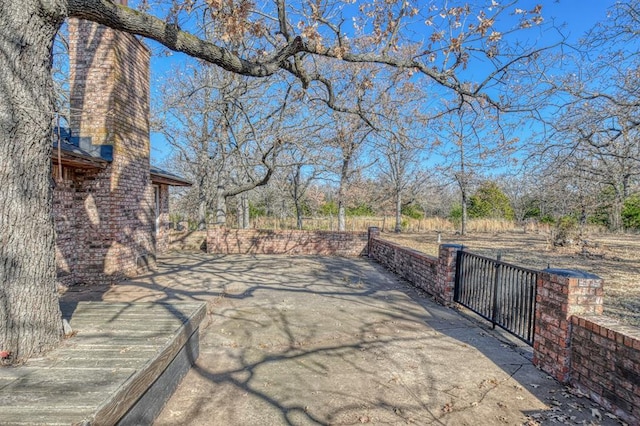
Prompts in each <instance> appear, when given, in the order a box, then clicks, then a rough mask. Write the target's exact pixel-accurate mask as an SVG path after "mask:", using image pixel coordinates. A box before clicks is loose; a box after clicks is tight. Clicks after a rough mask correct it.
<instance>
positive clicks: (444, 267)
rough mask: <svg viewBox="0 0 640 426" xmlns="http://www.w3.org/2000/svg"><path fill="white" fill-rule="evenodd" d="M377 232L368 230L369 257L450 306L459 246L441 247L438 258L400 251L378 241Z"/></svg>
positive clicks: (415, 251)
mask: <svg viewBox="0 0 640 426" xmlns="http://www.w3.org/2000/svg"><path fill="white" fill-rule="evenodd" d="M379 236H380V230H379V229H378V228H371V229H370V230H369V257H370V258H372V259H375V260H376V261H377V262H378V263H380V264H381V265H383V266H384V267H385V268H387V269H389V270H391V271H392V272H394V273H395V274H398V275H399V276H401V277H402V278H404V279H405V280H407V281H409V282H410V283H411V284H413V285H414V286H416V287H418V288H420V289H422V290H424V291H426V292H427V293H429V294H430V295H432V296H434V297H435V298H436V300H438V301H439V302H440V303H442V304H445V305H450V304H452V303H453V289H454V285H455V272H456V254H457V252H458V250H460V249H461V248H462V246H459V245H455V244H443V245H441V246H440V250H439V255H438V257H434V256H429V255H427V254H424V253H422V252H419V251H417V250H413V249H410V248H407V247H402V246H400V245H398V244H394V243H392V242H390V241H385V240H382V239H380V238H379Z"/></svg>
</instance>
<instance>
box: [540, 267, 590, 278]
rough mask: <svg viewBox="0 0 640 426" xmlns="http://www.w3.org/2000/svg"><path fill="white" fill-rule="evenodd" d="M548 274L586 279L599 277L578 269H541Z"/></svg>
mask: <svg viewBox="0 0 640 426" xmlns="http://www.w3.org/2000/svg"><path fill="white" fill-rule="evenodd" d="M542 272H546V273H548V274H554V275H560V276H562V277H567V278H582V279H587V280H599V279H600V277H599V276H597V275H595V274H591V273H589V272H584V271H578V270H576V269H562V268H547V269H544V270H542Z"/></svg>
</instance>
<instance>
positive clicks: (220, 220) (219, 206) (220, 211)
mask: <svg viewBox="0 0 640 426" xmlns="http://www.w3.org/2000/svg"><path fill="white" fill-rule="evenodd" d="M226 224H227V198H226V196H225V195H224V191H223V188H218V191H217V192H216V226H226Z"/></svg>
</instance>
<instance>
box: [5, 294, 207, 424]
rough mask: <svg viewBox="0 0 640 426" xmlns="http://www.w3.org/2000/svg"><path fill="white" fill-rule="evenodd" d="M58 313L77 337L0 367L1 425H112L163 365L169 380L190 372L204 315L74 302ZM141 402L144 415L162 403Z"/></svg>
mask: <svg viewBox="0 0 640 426" xmlns="http://www.w3.org/2000/svg"><path fill="white" fill-rule="evenodd" d="M64 311H65V314H66V315H69V316H68V318H70V322H71V324H72V327H73V328H74V329H75V330H76V331H77V332H78V334H77V335H76V336H74V337H73V338H71V339H69V340H67V341H65V342H64V344H63V345H62V347H61V348H60V349H59V350H56V351H53V352H51V353H50V354H49V355H48V356H47V357H45V358H43V359H38V360H34V361H33V362H30V363H29V364H28V365H26V366H21V367H17V368H0V424H2V425H7V424H16V425H23V424H29V425H31V424H47V425H54V424H78V423H93V424H115V423H116V422H117V421H118V420H119V419H120V418H121V417H122V416H123V415H124V414H125V413H126V412H127V411H128V410H129V409H130V408H131V407H132V406H133V405H134V404H135V403H136V401H138V400H140V397H141V395H143V394H145V392H146V391H147V389H148V387H149V386H150V385H151V384H152V383H154V382H160V381H161V380H159V379H158V377H164V375H163V372H164V371H165V370H166V369H167V366H172V367H171V369H174V368H177V370H176V371H178V373H176V372H171V369H170V371H169V372H168V373H166V374H168V375H169V377H173V379H171V380H175V379H176V378H177V377H178V376H179V375H180V374H182V371H183V370H184V368H185V365H186V364H187V363H188V365H189V366H190V365H191V363H192V362H193V361H194V360H195V358H196V357H197V337H198V336H197V333H198V331H197V330H198V327H199V324H200V322H201V321H202V319H203V318H204V316H205V314H206V308H205V305H204V304H202V303H200V304H196V303H186V304H176V305H162V304H140V305H132V304H111V303H102V302H89V303H85V302H81V303H79V304H77V305H75V306H73V307H72V308H66V309H64ZM192 339H195V341H196V343H195V344H194V343H193V342H192ZM187 342H188V343H189V345H187V347H184V345H185V343H187ZM176 354H181V355H179V356H178V357H176ZM174 364H176V365H178V366H179V367H180V368H178V367H173V365H174ZM186 368H187V370H188V367H186ZM180 377H181V376H180ZM176 385H177V384H176ZM163 387H166V388H167V389H169V388H170V386H169V385H166V384H165V385H163ZM150 395H152V394H150ZM141 401H143V406H142V408H139V410H143V411H144V412H147V411H148V410H149V409H151V410H154V409H158V410H159V408H153V407H155V405H154V404H158V403H160V407H161V406H162V404H163V402H164V401H162V400H160V399H158V397H154V398H151V397H148V398H147V399H146V400H141ZM145 404H148V407H147V406H145ZM150 407H151V408H150ZM145 410H146V411H145ZM155 415H157V413H155V414H154V416H155ZM145 418H146V417H145Z"/></svg>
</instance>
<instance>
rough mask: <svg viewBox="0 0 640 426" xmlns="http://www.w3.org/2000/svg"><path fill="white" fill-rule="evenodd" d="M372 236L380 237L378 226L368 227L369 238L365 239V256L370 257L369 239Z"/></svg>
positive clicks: (372, 237)
mask: <svg viewBox="0 0 640 426" xmlns="http://www.w3.org/2000/svg"><path fill="white" fill-rule="evenodd" d="M374 238H380V228H378V227H377V226H370V227H369V238H368V240H367V256H369V257H371V240H372V239H374Z"/></svg>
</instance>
